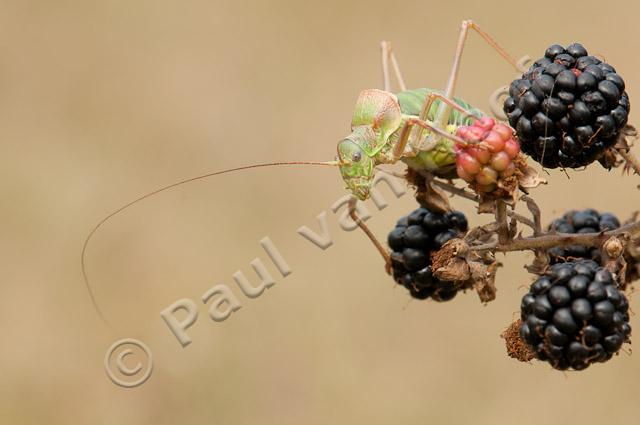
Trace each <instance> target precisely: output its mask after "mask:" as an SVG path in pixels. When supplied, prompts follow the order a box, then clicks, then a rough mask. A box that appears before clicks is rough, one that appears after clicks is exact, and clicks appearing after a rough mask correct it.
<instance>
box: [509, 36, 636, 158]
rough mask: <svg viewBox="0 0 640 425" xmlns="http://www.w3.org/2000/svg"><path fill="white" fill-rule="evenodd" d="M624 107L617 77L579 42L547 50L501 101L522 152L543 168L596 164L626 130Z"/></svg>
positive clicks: (625, 101)
mask: <svg viewBox="0 0 640 425" xmlns="http://www.w3.org/2000/svg"><path fill="white" fill-rule="evenodd" d="M629 107H630V105H629V96H628V95H627V93H626V92H625V83H624V80H623V79H622V77H620V75H618V74H617V73H616V70H615V69H614V68H613V67H612V66H611V65H609V64H607V63H605V62H603V61H601V60H600V59H598V58H596V57H595V56H589V55H588V53H587V50H586V49H585V48H584V47H583V46H582V45H581V44H578V43H574V44H571V45H569V46H567V47H566V48H564V47H563V46H560V45H558V44H554V45H553V46H551V47H549V48H548V49H547V50H546V52H545V55H544V57H543V58H540V59H538V60H537V61H536V62H535V63H534V64H533V65H532V66H531V67H530V68H529V70H528V71H527V72H526V73H525V74H523V75H522V78H520V79H517V80H514V81H513V82H512V83H511V86H510V87H509V97H507V98H506V100H505V102H504V111H505V113H506V114H507V117H508V118H509V123H510V124H511V126H512V127H513V128H515V130H516V134H517V136H518V138H519V140H520V144H521V148H522V151H523V152H524V153H526V154H528V155H530V156H531V157H532V158H533V159H534V160H536V161H537V162H539V163H540V164H542V165H543V166H544V167H548V168H557V167H567V168H579V167H582V166H585V165H588V164H590V163H592V162H593V161H595V160H598V159H601V157H602V156H603V154H604V153H605V151H606V150H607V149H608V148H610V147H611V146H613V145H614V144H615V143H616V140H617V138H618V136H619V135H620V133H621V131H622V129H623V128H624V127H625V126H626V124H627V119H628V116H629ZM601 162H602V163H603V165H605V164H606V163H605V162H604V159H603V161H601Z"/></svg>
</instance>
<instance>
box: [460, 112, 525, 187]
mask: <svg viewBox="0 0 640 425" xmlns="http://www.w3.org/2000/svg"><path fill="white" fill-rule="evenodd" d="M456 135H457V136H458V137H460V138H461V139H463V140H465V141H466V142H469V143H468V144H466V145H459V144H456V146H455V150H456V171H457V173H458V177H460V178H461V179H463V180H464V181H466V182H467V183H470V184H471V185H472V186H473V188H474V189H475V190H476V191H478V192H480V193H490V192H494V191H495V190H496V189H497V188H498V186H499V182H501V181H504V179H507V178H509V177H511V176H513V175H514V174H515V173H516V170H517V165H516V163H515V161H514V160H515V159H516V157H517V156H518V154H519V153H520V144H519V143H518V141H517V140H516V139H515V138H514V137H513V130H512V129H511V128H509V126H507V125H505V124H497V123H496V122H495V120H494V119H492V118H489V117H483V118H481V119H479V120H476V121H475V122H474V123H473V124H471V125H469V126H460V127H458V129H457V130H456Z"/></svg>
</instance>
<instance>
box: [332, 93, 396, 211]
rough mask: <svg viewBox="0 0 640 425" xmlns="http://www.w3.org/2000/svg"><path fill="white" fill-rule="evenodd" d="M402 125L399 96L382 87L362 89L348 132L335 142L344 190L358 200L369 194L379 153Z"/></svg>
mask: <svg viewBox="0 0 640 425" xmlns="http://www.w3.org/2000/svg"><path fill="white" fill-rule="evenodd" d="M401 124H402V112H401V110H400V103H399V102H398V98H397V97H396V96H395V95H394V94H393V93H390V92H386V91H383V90H376V89H371V90H364V91H362V92H361V93H360V96H358V101H357V102H356V107H355V109H354V112H353V117H352V119H351V130H352V132H351V134H350V135H349V136H347V137H346V138H345V139H344V140H342V141H341V142H340V143H338V165H339V167H340V173H341V174H342V178H343V180H344V182H345V183H346V184H347V189H349V190H350V191H351V193H353V195H354V196H356V197H357V198H358V199H360V200H361V201H364V200H365V199H367V198H368V197H369V190H370V189H371V185H372V183H373V176H374V171H373V170H374V167H375V166H376V165H377V164H378V163H377V162H376V159H377V157H378V154H379V153H380V152H381V151H382V150H383V149H384V148H385V147H386V146H387V145H388V141H389V138H390V136H391V135H392V134H393V133H394V132H395V131H396V130H398V128H399V127H400V125H401Z"/></svg>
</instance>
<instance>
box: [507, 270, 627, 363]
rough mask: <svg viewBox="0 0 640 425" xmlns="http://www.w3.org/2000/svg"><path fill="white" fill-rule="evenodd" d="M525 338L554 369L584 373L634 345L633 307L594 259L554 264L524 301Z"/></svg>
mask: <svg viewBox="0 0 640 425" xmlns="http://www.w3.org/2000/svg"><path fill="white" fill-rule="evenodd" d="M521 309H522V311H521V319H522V324H521V326H520V337H521V338H522V340H523V341H524V342H526V343H527V344H528V345H529V346H530V348H531V349H532V350H533V354H534V355H535V357H536V358H538V359H540V360H546V361H548V362H549V363H550V364H551V365H552V366H553V367H554V368H556V369H561V370H565V369H568V368H573V369H575V370H582V369H585V368H587V367H588V366H589V365H590V364H592V363H594V362H604V361H607V360H609V359H610V358H611V357H612V356H613V355H614V354H615V353H617V352H618V351H619V350H620V348H621V347H622V344H623V343H625V342H629V335H630V334H631V327H630V326H629V314H628V310H629V303H628V301H627V298H626V297H625V295H624V294H623V293H622V292H621V291H620V290H618V288H617V287H616V284H615V282H614V280H613V277H612V275H611V273H609V271H608V270H606V269H604V268H602V267H600V266H599V265H598V264H597V263H596V262H594V261H591V260H579V261H575V262H568V263H561V264H555V265H553V266H551V267H550V268H549V269H548V270H547V272H546V273H545V274H544V275H543V276H541V277H540V278H539V279H537V280H536V281H535V282H534V283H533V284H532V285H531V288H530V290H529V292H528V293H527V294H526V295H525V296H524V297H523V298H522V306H521Z"/></svg>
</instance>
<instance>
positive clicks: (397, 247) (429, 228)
mask: <svg viewBox="0 0 640 425" xmlns="http://www.w3.org/2000/svg"><path fill="white" fill-rule="evenodd" d="M467 229H468V223H467V218H466V217H465V215H464V214H463V213H461V212H460V211H451V212H448V213H445V214H440V213H436V212H432V211H429V210H428V209H426V208H418V209H417V210H415V211H413V212H412V213H411V214H409V215H408V216H406V217H402V218H401V219H400V220H398V223H397V224H396V227H395V228H394V229H393V230H392V231H391V232H390V233H389V236H388V243H389V247H390V248H391V250H392V252H391V260H392V268H393V278H394V280H395V281H396V282H397V283H398V284H400V285H403V286H404V287H405V288H407V289H408V290H409V292H410V294H411V296H412V297H414V298H417V299H421V300H422V299H426V298H429V297H431V298H433V299H434V300H436V301H449V300H451V299H452V298H453V297H455V296H456V294H457V292H458V290H459V289H461V288H460V287H458V286H456V284H455V283H454V282H445V281H441V280H439V279H437V278H436V277H435V276H433V273H432V270H431V253H432V252H435V251H437V250H439V249H440V248H441V247H442V245H444V244H445V243H446V242H447V241H449V240H451V239H454V238H458V237H461V236H462V235H464V233H465V232H466V231H467Z"/></svg>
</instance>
